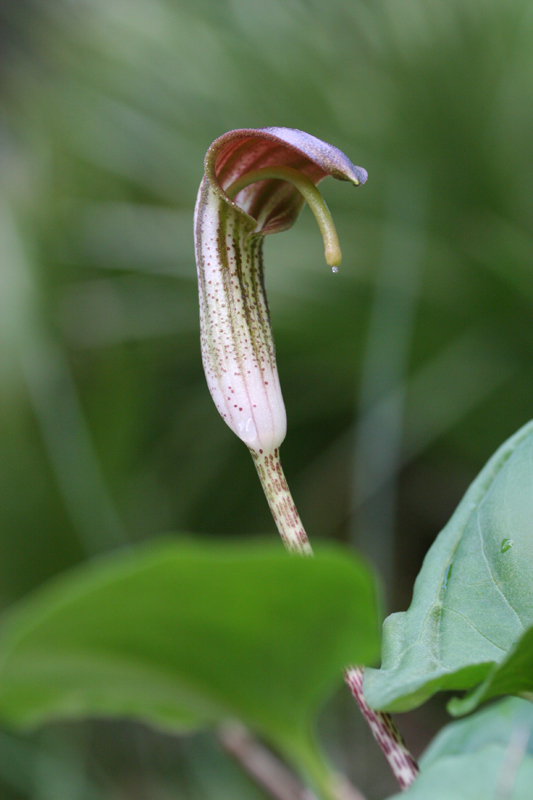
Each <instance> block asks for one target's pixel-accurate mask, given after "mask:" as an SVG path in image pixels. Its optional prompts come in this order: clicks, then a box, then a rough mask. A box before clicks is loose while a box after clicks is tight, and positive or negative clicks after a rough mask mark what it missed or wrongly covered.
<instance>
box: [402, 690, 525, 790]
mask: <svg viewBox="0 0 533 800" xmlns="http://www.w3.org/2000/svg"><path fill="white" fill-rule="evenodd" d="M532 730H533V705H532V704H531V703H528V702H526V701H525V700H518V699H515V698H509V699H507V700H503V701H502V702H501V703H496V704H495V705H493V706H491V707H490V708H487V709H485V710H483V711H480V712H479V713H477V714H475V715H474V716H472V717H469V718H468V719H465V720H461V721H460V722H453V723H452V724H451V725H447V726H446V727H445V728H444V729H443V730H442V731H441V732H440V733H439V734H438V736H437V737H436V738H435V740H434V741H433V742H432V743H431V745H430V746H429V747H428V749H427V750H426V752H425V753H424V755H423V756H422V758H421V760H420V767H421V773H420V776H419V778H418V779H417V780H416V781H415V783H414V784H413V785H412V787H411V788H410V789H409V791H407V792H406V793H402V794H401V795H396V796H395V797H394V798H391V800H400V798H407V800H418V798H420V800H492V798H495V799H496V798H502V799H503V798H509V800H510V798H511V797H512V800H530V798H531V786H532V785H533V737H532V736H531V732H532Z"/></svg>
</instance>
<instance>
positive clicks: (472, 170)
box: [0, 0, 533, 800]
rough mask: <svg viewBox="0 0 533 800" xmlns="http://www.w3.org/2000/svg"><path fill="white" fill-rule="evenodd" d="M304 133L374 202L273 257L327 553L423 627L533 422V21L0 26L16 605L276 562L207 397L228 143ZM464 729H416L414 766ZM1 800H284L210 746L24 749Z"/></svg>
mask: <svg viewBox="0 0 533 800" xmlns="http://www.w3.org/2000/svg"><path fill="white" fill-rule="evenodd" d="M269 125H281V126H289V127H295V128H301V129H303V130H306V131H308V132H310V133H313V134H314V135H316V136H319V137H320V138H323V139H325V140H326V141H328V142H331V143H332V144H335V145H336V146H337V147H340V148H341V149H342V150H344V152H346V154H347V155H348V156H349V158H350V159H351V160H352V161H353V162H354V163H356V164H358V165H360V166H363V167H365V168H366V169H367V170H368V172H369V176H370V177H369V181H368V183H367V184H366V185H365V186H364V187H363V188H361V189H357V190H353V189H352V188H351V187H349V186H347V185H346V184H342V183H338V182H334V181H328V182H326V183H324V184H323V187H322V192H323V195H324V196H325V197H326V199H327V202H328V204H329V205H330V207H331V210H332V212H333V216H334V218H335V221H336V223H337V225H338V229H339V234H340V238H341V243H342V246H343V252H344V260H343V265H342V267H341V269H340V271H339V274H338V275H336V276H334V275H332V274H331V271H330V270H329V268H328V267H327V266H326V265H325V263H324V261H323V251H322V244H321V239H320V234H319V232H318V229H317V228H316V224H315V222H314V219H313V218H312V215H311V214H310V213H309V211H308V209H305V210H304V212H303V214H302V217H301V219H300V220H299V221H298V223H297V225H296V226H295V228H294V229H293V230H291V231H290V232H288V233H286V234H284V235H281V236H277V237H271V238H270V239H269V240H267V242H266V263H267V286H268V292H269V299H270V305H271V312H272V320H273V327H274V332H275V337H276V343H277V352H278V366H279V371H280V377H281V382H282V387H283V390H284V396H285V401H286V406H287V413H288V420H289V433H288V436H287V440H286V443H285V444H284V446H283V451H282V455H283V462H284V467H285V472H286V474H287V477H288V480H289V483H290V485H291V488H292V490H293V494H294V497H295V500H296V503H297V505H298V507H299V510H300V514H301V516H302V518H303V521H304V524H305V525H306V527H307V530H308V533H309V535H310V538H311V540H312V541H313V540H316V539H317V538H335V539H339V540H342V541H346V542H350V543H351V544H353V545H354V546H356V547H357V548H358V549H360V550H361V551H362V552H364V553H365V554H366V555H367V557H368V558H370V559H371V560H372V561H373V563H374V564H375V565H376V566H377V568H378V570H379V571H380V573H381V575H382V576H383V579H384V583H385V591H386V604H387V610H388V611H391V610H400V609H404V608H406V606H407V605H408V603H409V600H410V594H411V589H412V583H413V580H414V578H415V576H416V574H417V572H418V569H419V567H420V564H421V561H422V558H423V556H424V553H425V552H426V550H427V548H428V546H429V544H430V543H431V542H432V540H433V539H434V537H435V535H436V534H437V532H438V531H439V530H440V528H441V527H442V526H443V525H444V523H445V522H446V521H447V519H448V517H449V516H450V514H451V512H452V511H453V509H454V507H455V505H456V504H457V502H458V501H459V499H460V497H461V495H462V494H463V492H464V490H465V489H466V487H467V486H468V484H469V482H470V481H471V480H472V478H473V477H474V476H475V474H476V473H477V472H478V471H479V469H480V468H481V466H482V465H483V463H484V462H485V461H486V459H487V458H488V457H489V456H490V455H491V453H492V452H493V451H494V450H495V449H496V447H497V446H498V445H499V444H500V443H501V442H502V441H503V440H504V439H505V438H506V437H507V436H509V435H510V434H511V433H513V432H514V431H515V430H516V429H517V428H518V427H520V426H521V425H522V424H523V423H524V422H526V421H527V420H528V419H529V418H530V416H531V411H530V408H531V405H532V401H533V369H532V366H533V338H532V336H531V323H532V310H533V280H532V275H531V268H532V265H533V192H532V188H531V187H532V185H533V148H532V146H531V142H532V141H533V5H532V4H531V2H528V1H527V0H506V2H503V3H502V2H501V0H476V2H475V3H472V2H467V0H447V2H445V3H444V2H442V0H328V2H319V0H268V2H266V1H265V0H194V2H193V0H17V2H16V3H14V2H12V0H3V2H1V3H0V250H1V256H0V520H1V523H2V524H1V532H0V601H1V603H2V604H3V606H4V607H5V606H7V605H9V604H10V603H11V602H13V601H14V600H15V599H16V598H18V597H20V596H21V595H23V594H24V593H26V592H27V591H28V590H30V589H31V588H32V587H33V586H35V585H37V584H39V583H41V582H42V581H43V580H45V579H46V578H48V577H49V576H51V575H53V574H55V573H57V572H58V571H60V570H63V569H65V568H66V567H68V566H69V565H72V564H75V563H78V562H80V561H81V560H83V559H86V558H90V557H92V556H94V555H96V554H98V553H101V552H103V551H106V550H110V549H113V548H116V547H120V546H127V545H128V544H130V543H133V542H136V541H139V540H141V539H145V538H148V537H152V536H155V535H157V534H159V533H161V532H168V531H172V530H186V531H192V532H195V533H199V534H203V535H206V536H216V535H220V534H225V535H230V534H231V535H242V536H247V535H249V534H250V533H252V534H265V535H269V536H276V533H275V531H274V526H273V523H272V521H271V519H270V516H269V511H268V508H267V505H266V502H265V500H264V498H263V496H262V493H261V489H260V487H259V484H258V481H257V478H256V475H255V470H254V468H253V464H252V461H251V459H250V458H249V455H248V454H247V452H246V448H244V446H243V445H242V443H241V442H240V441H238V440H237V439H236V437H234V435H233V434H232V433H231V432H230V430H229V429H228V428H226V426H225V425H224V424H223V423H222V421H221V420H220V418H219V417H218V414H217V412H216V410H215V408H214V406H213V404H212V401H211V398H210V396H209V394H208V392H207V389H206V385H205V379H204V377H203V372H202V367H201V361H200V351H199V326H198V314H197V296H196V275H195V265H194V255H193V241H192V212H193V206H194V202H195V197H196V191H197V187H198V184H199V182H200V180H201V177H202V172H203V163H202V162H203V157H204V154H205V151H206V149H207V147H208V146H209V144H210V143H211V141H212V140H213V139H214V138H216V137H217V136H219V135H220V134H222V133H224V132H225V131H227V130H231V129H233V128H239V127H262V126H269ZM442 719H443V714H442V711H441V706H440V705H438V704H437V705H434V706H432V707H430V709H429V710H425V711H419V712H415V713H414V714H413V715H406V717H404V718H402V721H401V725H402V727H403V729H404V732H405V733H406V735H407V737H408V738H409V739H410V742H411V744H412V745H413V748H414V749H415V750H418V751H419V750H420V749H421V748H422V747H423V746H424V745H425V744H426V743H427V740H428V738H429V736H430V733H431V731H433V730H435V728H436V727H438V725H439V724H440V723H441V722H442ZM322 727H323V730H324V736H325V738H326V739H327V741H328V743H329V744H328V746H329V748H330V751H331V753H332V757H333V758H334V759H335V760H336V762H337V764H338V765H339V766H340V767H341V768H343V769H344V770H345V771H346V772H348V773H349V774H350V775H351V776H352V777H353V778H354V780H355V781H356V782H357V783H358V785H359V786H360V787H361V788H363V789H364V790H365V792H366V793H367V796H368V798H369V799H370V800H373V798H376V800H377V799H378V798H382V797H384V796H386V795H387V794H391V793H392V792H393V791H394V790H395V787H394V783H393V782H392V779H391V778H390V779H389V776H388V774H387V772H386V769H385V768H384V767H383V762H382V761H381V760H380V759H381V755H380V754H379V753H378V752H377V749H376V750H374V745H373V743H372V742H370V741H369V739H368V735H367V732H366V731H365V730H364V728H363V727H362V726H361V725H360V723H359V721H358V719H356V711H355V707H354V706H352V705H351V704H350V703H349V701H348V699H347V692H344V693H342V694H340V695H339V696H338V697H337V698H336V699H335V700H334V701H333V702H332V703H331V706H330V707H329V708H328V710H327V712H326V714H325V715H324V719H323V722H322ZM0 786H1V787H2V788H1V789H0V796H1V797H2V798H4V797H5V798H6V800H8V799H9V800H11V798H32V800H48V798H50V799H51V798H54V800H62V798H65V799H66V800H67V799H68V800H70V798H73V799H74V798H76V799H78V798H79V799H80V800H81V799H82V798H83V799H85V798H105V799H106V800H107V798H124V799H126V798H128V800H129V799H130V798H132V799H137V798H139V799H140V800H144V798H151V799H154V800H159V799H160V800H164V799H165V798H170V797H172V798H176V797H183V798H198V799H199V800H209V798H214V797H217V798H225V797H226V796H227V797H228V798H229V797H231V798H235V797H242V798H258V797H260V796H261V795H260V794H259V792H258V790H255V789H253V788H252V786H251V784H249V783H248V782H247V780H246V779H245V778H243V777H241V776H240V774H239V772H238V771H237V769H236V768H234V767H233V766H232V765H231V764H230V763H229V762H226V761H225V760H224V758H223V756H222V755H221V754H220V753H219V751H218V750H217V747H216V745H215V744H214V742H213V741H212V740H211V739H210V737H205V736H204V737H199V738H197V739H195V740H173V739H170V738H168V737H163V736H160V735H156V734H153V733H151V732H150V731H148V730H146V729H144V728H141V727H140V726H136V725H129V724H126V723H119V722H108V723H103V722H85V723H83V724H79V725H72V724H71V725H56V726H50V727H49V728H47V729H46V730H45V731H43V732H40V733H39V734H36V735H35V736H33V737H29V738H27V739H22V738H19V737H16V736H14V735H13V734H12V733H11V732H8V731H6V732H4V733H1V734H0Z"/></svg>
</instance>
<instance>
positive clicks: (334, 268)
mask: <svg viewBox="0 0 533 800" xmlns="http://www.w3.org/2000/svg"><path fill="white" fill-rule="evenodd" d="M331 271H332V272H338V271H339V268H338V267H332V268H331Z"/></svg>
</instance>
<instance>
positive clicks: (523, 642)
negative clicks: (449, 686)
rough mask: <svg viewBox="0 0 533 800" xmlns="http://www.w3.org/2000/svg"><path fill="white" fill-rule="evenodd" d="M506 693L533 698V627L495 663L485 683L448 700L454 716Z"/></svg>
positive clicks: (466, 712)
mask: <svg viewBox="0 0 533 800" xmlns="http://www.w3.org/2000/svg"><path fill="white" fill-rule="evenodd" d="M502 694H515V695H522V696H526V695H530V696H531V697H532V698H533V628H529V629H528V630H527V631H526V632H525V633H524V635H523V636H522V638H521V639H520V640H519V641H518V643H517V644H516V645H515V647H514V648H513V649H512V650H511V652H510V653H509V655H508V657H507V658H506V659H505V660H504V661H502V662H501V664H495V665H494V667H493V668H492V669H491V671H490V672H489V674H488V675H487V677H486V678H485V680H484V681H483V683H481V684H480V685H479V686H478V687H477V688H476V689H474V690H473V691H472V692H469V693H468V694H467V695H466V697H463V698H462V699H458V698H454V699H453V700H450V702H449V703H448V711H449V712H450V714H453V715H454V716H461V715H462V714H469V713H470V712H471V711H474V709H476V708H477V707H478V706H479V705H480V703H483V702H484V701H485V700H489V699H490V698H491V697H497V696H498V695H502Z"/></svg>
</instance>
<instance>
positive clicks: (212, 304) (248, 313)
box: [195, 128, 418, 788]
mask: <svg viewBox="0 0 533 800" xmlns="http://www.w3.org/2000/svg"><path fill="white" fill-rule="evenodd" d="M328 175H332V176H333V177H334V178H338V179H339V180H343V181H349V182H350V183H353V184H354V185H355V186H359V185H360V184H362V183H364V182H365V181H366V179H367V174H366V172H365V170H364V169H361V167H355V166H354V165H353V164H352V163H351V162H350V161H349V160H348V158H347V157H346V156H345V155H344V153H341V151H340V150H338V149H337V148H336V147H333V146H332V145H330V144H326V143H325V142H322V141H320V139H316V138H315V137H314V136H310V135H309V134H308V133H303V132H302V131H298V130H294V129H293V128H261V129H258V130H253V129H244V130H236V131H231V132H230V133H226V134H224V136H221V137H220V138H219V139H216V140H215V141H214V142H213V144H212V145H211V147H210V148H209V150H208V151H207V155H206V157H205V175H204V179H203V180H202V183H201V185H200V190H199V192H198V199H197V201H196V209H195V243H196V264H197V267H198V285H199V292H200V324H201V339H202V359H203V364H204V370H205V374H206V378H207V384H208V386H209V391H210V392H211V395H212V397H213V400H214V401H215V405H216V407H217V408H218V410H219V412H220V414H221V415H222V417H223V419H224V420H225V421H226V422H227V424H228V425H229V426H230V428H231V429H232V430H233V431H234V432H235V433H236V434H237V436H239V437H240V438H241V439H242V440H243V441H244V442H245V443H246V444H247V445H248V447H249V448H250V452H251V454H252V457H253V459H254V461H255V465H256V468H257V472H258V475H259V478H260V480H261V483H262V486H263V489H264V492H265V495H266V497H267V500H268V503H269V505H270V510H271V511H272V515H273V517H274V520H275V522H276V525H277V527H278V530H279V532H280V534H281V538H282V539H283V542H284V544H285V546H286V547H287V549H288V550H289V551H292V552H297V553H300V554H301V555H311V554H312V550H311V546H310V544H309V541H308V539H307V535H306V533H305V530H304V528H303V526H302V523H301V521H300V517H299V515H298V511H297V510H296V506H295V505H294V502H293V500H292V497H291V494H290V492H289V487H288V486H287V482H286V480H285V476H284V475H283V470H282V469H281V463H280V460H279V446H280V444H281V443H282V441H283V439H284V438H285V432H286V427H287V420H286V415H285V406H284V404H283V397H282V395H281V389H280V385H279V379H278V371H277V367H276V355H275V349H274V340H273V338H272V330H271V327H270V318H269V313H268V302H267V297H266V292H265V283H264V271H263V256H262V248H263V238H264V236H265V235H266V234H267V233H277V232H278V231H284V230H286V229H287V228H290V227H291V225H292V224H293V223H294V222H295V220H296V219H297V217H298V215H299V213H300V211H301V210H302V208H303V205H304V203H305V201H307V202H308V204H309V206H310V208H311V210H312V211H313V213H314V215H315V217H316V220H317V222H318V226H319V228H320V231H321V233H322V237H323V239H324V251H325V256H326V261H327V263H328V264H329V265H330V266H331V267H332V269H333V271H334V272H336V271H337V269H338V266H339V264H340V260H341V252H340V247H339V243H338V239H337V233H336V231H335V226H334V224H333V220H332V219H331V215H330V213H329V210H328V207H327V206H326V204H325V202H324V200H323V198H322V196H321V195H320V193H319V191H318V189H317V188H316V186H317V184H318V183H320V181H321V180H322V179H323V178H326V177H327V176H328ZM345 680H346V682H347V684H348V685H349V687H350V689H351V691H352V694H353V696H354V698H355V699H356V701H357V703H358V705H359V707H360V709H361V711H362V713H363V715H364V717H365V719H366V720H367V722H368V724H369V725H370V728H371V730H372V732H373V734H374V736H375V738H376V740H377V741H378V743H379V745H380V747H381V748H382V750H383V752H384V754H385V756H386V758H387V759H388V760H389V763H390V764H391V766H392V768H393V771H394V773H395V775H396V777H397V778H398V781H399V783H400V785H401V786H402V788H405V787H407V786H408V785H410V783H412V781H413V780H414V779H415V777H416V775H417V771H418V768H417V766H416V763H415V762H414V760H413V759H412V757H411V756H410V754H409V752H408V751H407V749H406V747H405V744H404V742H403V739H402V737H401V735H400V733H399V732H398V730H397V728H396V726H395V724H394V722H393V721H392V719H391V717H390V716H389V715H388V714H384V713H382V712H379V711H376V712H374V711H372V709H370V708H369V707H368V704H367V703H366V700H365V698H364V695H363V691H362V685H363V668H362V667H348V669H347V670H346V671H345Z"/></svg>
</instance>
